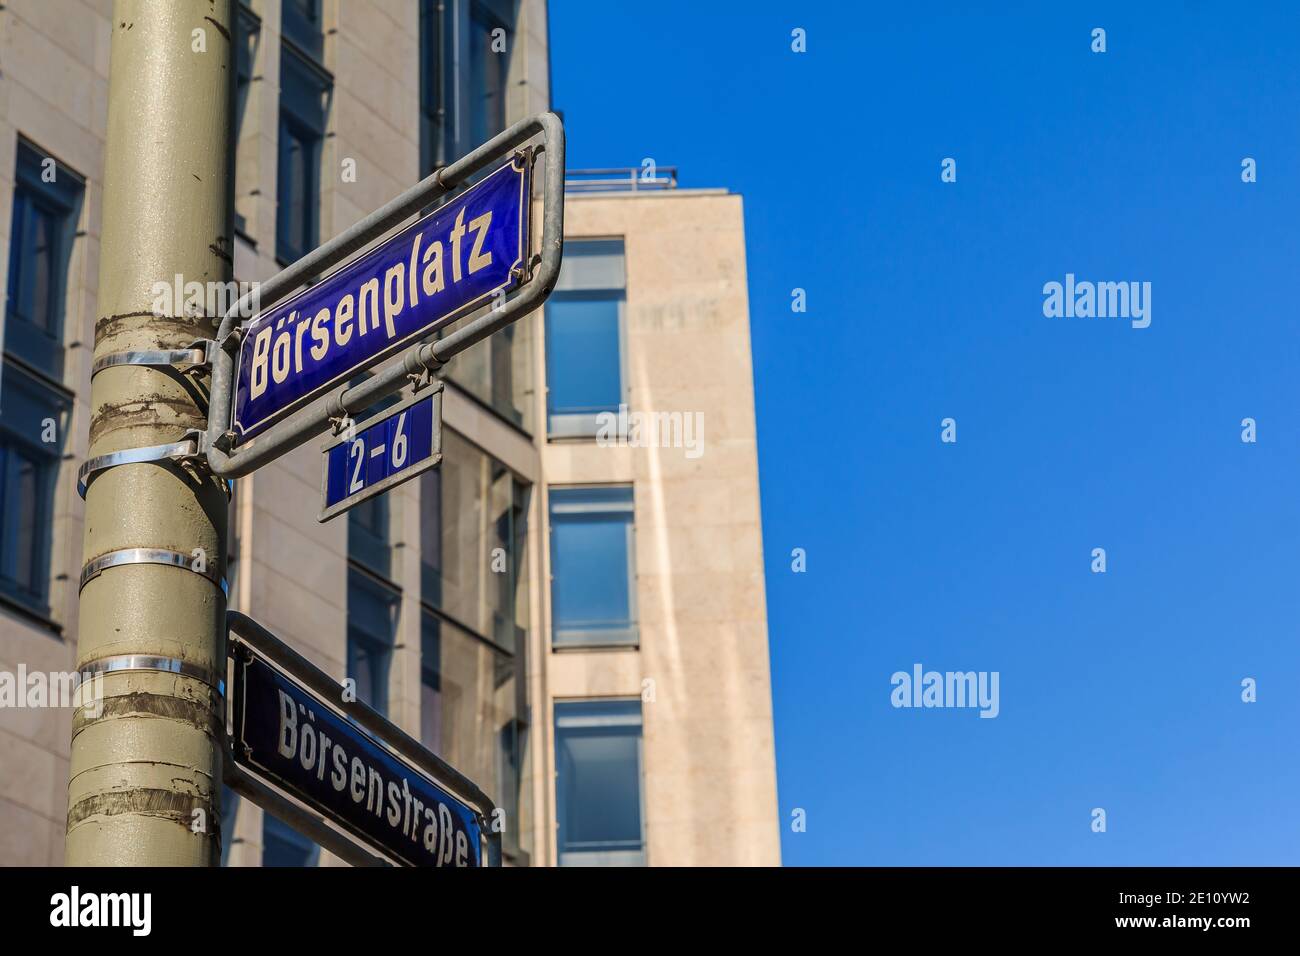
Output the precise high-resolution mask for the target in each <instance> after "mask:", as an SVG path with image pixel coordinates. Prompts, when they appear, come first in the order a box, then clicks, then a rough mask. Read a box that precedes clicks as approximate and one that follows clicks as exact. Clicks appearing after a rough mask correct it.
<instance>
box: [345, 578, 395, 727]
mask: <svg viewBox="0 0 1300 956" xmlns="http://www.w3.org/2000/svg"><path fill="white" fill-rule="evenodd" d="M400 603H401V592H400V591H397V590H395V589H393V588H391V587H388V586H387V585H386V584H384V583H383V582H381V581H379V580H376V579H375V578H372V577H370V576H369V575H367V574H365V573H364V572H362V571H358V570H357V569H356V568H349V569H348V677H350V678H352V679H353V680H354V681H356V684H357V699H358V700H360V701H361V702H363V703H365V704H368V705H369V706H371V707H373V708H374V709H375V710H377V711H379V713H381V714H387V713H388V673H389V669H390V667H391V665H392V660H393V645H394V643H396V640H397V610H398V606H399V604H400Z"/></svg>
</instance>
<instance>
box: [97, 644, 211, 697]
mask: <svg viewBox="0 0 1300 956" xmlns="http://www.w3.org/2000/svg"><path fill="white" fill-rule="evenodd" d="M79 670H80V671H81V672H82V673H89V674H90V675H91V676H92V677H98V676H99V675H100V674H113V673H119V672H121V671H159V672H160V673H163V674H179V675H180V676H182V677H192V678H194V679H195V680H198V681H202V682H203V683H205V684H207V685H208V686H209V687H212V688H214V689H215V690H216V692H217V693H218V694H220V695H221V696H222V697H224V696H226V682H225V680H224V679H223V678H220V677H218V676H217V675H216V674H214V673H212V671H210V670H209V669H208V668H206V667H203V666H202V665H199V664H192V663H190V662H189V661H182V660H179V659H177V658H175V657H161V656H159V655H156V654H118V655H116V656H114V657H101V658H99V659H98V660H94V661H87V662H86V663H85V664H82V665H81V667H80V668H79Z"/></svg>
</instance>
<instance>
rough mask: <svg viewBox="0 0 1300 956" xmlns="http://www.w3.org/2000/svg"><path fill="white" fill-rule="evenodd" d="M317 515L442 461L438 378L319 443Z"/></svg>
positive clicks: (333, 512)
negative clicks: (321, 459) (320, 467)
mask: <svg viewBox="0 0 1300 956" xmlns="http://www.w3.org/2000/svg"><path fill="white" fill-rule="evenodd" d="M321 451H322V452H323V453H324V458H325V468H324V471H325V476H324V478H323V479H322V481H321V512H320V517H319V518H318V519H317V520H319V521H328V520H329V519H330V518H333V517H335V516H337V515H340V514H342V513H343V512H345V511H347V510H348V509H349V508H351V507H352V506H353V505H356V504H358V503H360V502H362V501H365V500H366V499H367V498H373V497H374V496H375V495H377V494H381V493H382V492H385V491H388V490H389V489H390V488H392V487H394V486H395V485H400V484H402V483H403V482H404V481H408V480H410V479H411V478H414V477H415V476H416V475H418V474H420V473H421V472H424V471H428V470H429V469H430V468H433V467H435V466H436V465H437V464H438V463H439V462H441V461H442V383H441V382H435V383H434V385H433V387H431V388H422V389H420V390H419V391H417V392H416V393H415V395H414V396H412V397H411V398H408V399H407V400H406V401H404V402H402V403H400V404H398V405H394V406H393V407H392V408H389V409H386V410H385V411H384V412H382V413H380V415H379V416H377V417H375V418H373V419H369V420H367V421H366V422H365V423H364V427H356V428H353V429H350V430H349V431H348V432H345V433H343V434H341V435H339V436H338V437H337V438H335V439H334V440H333V441H331V442H330V443H328V444H327V445H325V447H324V448H322V449H321Z"/></svg>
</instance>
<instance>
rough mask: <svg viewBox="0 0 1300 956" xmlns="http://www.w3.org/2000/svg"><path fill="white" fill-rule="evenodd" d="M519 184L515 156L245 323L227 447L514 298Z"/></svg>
mask: <svg viewBox="0 0 1300 956" xmlns="http://www.w3.org/2000/svg"><path fill="white" fill-rule="evenodd" d="M529 181H530V165H529V160H528V159H527V158H526V157H520V156H516V157H514V158H512V159H511V160H510V161H509V162H507V163H505V164H503V165H502V166H499V167H498V168H497V169H495V170H493V171H492V172H491V173H489V174H488V175H487V176H485V177H484V178H483V179H482V180H480V181H479V182H478V183H476V184H475V185H473V186H471V187H470V188H469V189H467V190H466V191H465V192H463V193H461V194H460V195H458V196H456V197H455V198H454V199H452V200H451V201H450V202H448V203H446V204H445V205H443V206H440V207H439V208H438V209H436V210H434V211H433V212H431V213H430V214H429V215H427V216H425V217H424V218H422V219H420V220H418V221H417V222H415V223H412V224H411V225H410V226H408V227H407V228H406V229H404V230H403V231H401V232H399V233H398V234H397V235H395V236H393V237H392V238H390V239H388V240H387V241H386V242H384V243H383V244H382V245H380V246H377V247H376V248H374V249H372V250H371V251H370V252H368V253H366V254H365V255H364V256H362V257H360V258H359V259H357V260H355V261H354V262H350V263H348V264H347V265H345V266H343V267H342V268H340V269H339V270H338V271H336V272H334V273H331V274H330V275H329V276H327V277H326V278H325V279H323V280H321V281H320V282H318V283H317V284H316V285H314V286H312V287H311V288H309V289H305V290H303V291H302V292H299V293H298V294H297V295H295V296H293V297H292V298H290V299H287V300H285V301H284V302H283V303H280V304H278V305H276V306H275V307H274V308H272V309H270V310H268V311H267V312H265V313H263V314H262V315H260V316H258V317H257V318H255V319H253V321H252V322H251V323H250V324H249V326H248V328H247V329H246V330H245V332H244V337H243V340H242V342H241V344H240V349H239V361H238V365H237V368H236V370H235V387H234V408H233V409H232V413H231V428H232V430H233V431H234V432H235V435H236V439H235V441H236V443H239V442H242V441H246V440H248V439H250V438H252V437H253V436H254V435H256V434H258V433H259V432H261V431H262V430H263V429H265V428H266V427H267V426H269V425H270V424H272V423H273V422H275V421H277V420H278V419H280V418H282V417H283V416H284V415H285V414H287V413H288V412H290V411H292V410H293V409H295V408H298V407H300V406H302V405H304V404H306V403H308V402H310V401H312V400H313V399H315V398H317V397H318V396H320V395H321V394H323V393H325V392H327V391H329V390H330V389H331V388H333V387H334V386H336V385H339V384H341V383H343V382H345V381H346V380H347V379H349V378H350V377H352V376H353V375H355V374H356V373H357V372H359V371H362V370H364V369H367V368H369V367H371V366H373V365H375V364H377V363H378V362H380V361H382V360H383V359H384V358H386V357H388V356H390V355H392V354H394V353H395V352H397V351H398V350H400V349H401V348H402V347H403V346H404V345H406V344H408V343H410V342H412V341H414V340H416V339H419V338H423V337H425V336H427V335H428V334H429V333H431V332H433V331H435V330H437V329H438V328H440V327H441V326H443V325H446V324H448V323H450V322H453V321H455V320H456V319H457V318H459V317H461V316H462V315H464V314H465V313H466V312H468V311H470V310H471V309H473V308H475V307H476V306H479V305H481V304H483V303H484V302H487V301H488V300H489V299H491V298H492V296H493V295H495V294H497V293H498V292H503V291H509V290H510V289H512V288H514V287H515V286H516V285H517V284H518V283H519V282H520V280H521V278H522V276H523V272H524V265H525V260H526V257H527V255H528V235H529V233H528V215H529V213H528V210H529V197H530V191H529Z"/></svg>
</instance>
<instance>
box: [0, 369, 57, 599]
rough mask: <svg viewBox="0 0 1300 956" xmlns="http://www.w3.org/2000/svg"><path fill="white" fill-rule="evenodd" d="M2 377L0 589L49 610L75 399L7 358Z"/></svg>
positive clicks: (0, 406)
mask: <svg viewBox="0 0 1300 956" xmlns="http://www.w3.org/2000/svg"><path fill="white" fill-rule="evenodd" d="M0 380H2V381H0V413H2V415H0V592H3V593H4V594H6V595H7V596H8V597H10V598H12V599H15V600H17V601H19V602H20V603H22V604H23V605H24V606H26V607H28V608H30V609H32V610H34V611H36V612H37V613H40V614H48V611H49V607H48V599H49V583H50V582H49V579H50V549H51V540H52V530H53V529H52V523H53V511H54V491H55V483H56V482H57V480H58V467H59V459H60V456H61V453H62V449H63V436H64V433H65V432H66V429H67V420H68V415H69V410H70V405H69V402H68V399H67V398H66V397H65V396H63V395H62V394H60V393H58V392H56V391H55V390H54V389H52V388H50V387H49V386H47V385H45V384H43V383H42V382H40V381H38V380H37V379H36V378H35V377H33V376H31V375H29V374H28V373H27V372H25V371H23V370H22V369H20V368H19V367H17V366H15V365H12V364H9V363H6V364H5V367H4V370H3V373H2V375H0ZM46 439H51V440H50V441H46Z"/></svg>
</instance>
